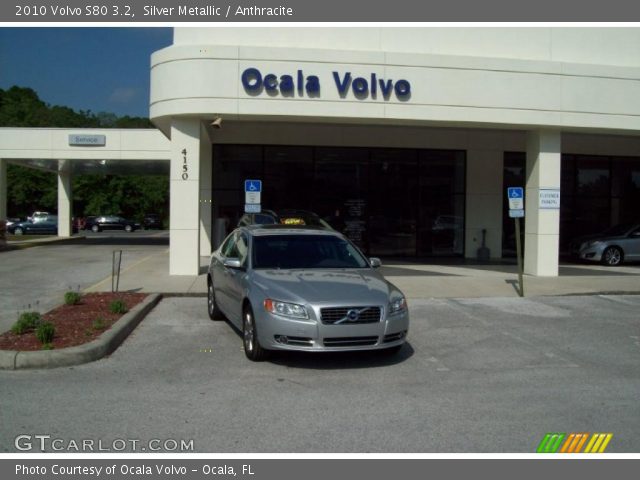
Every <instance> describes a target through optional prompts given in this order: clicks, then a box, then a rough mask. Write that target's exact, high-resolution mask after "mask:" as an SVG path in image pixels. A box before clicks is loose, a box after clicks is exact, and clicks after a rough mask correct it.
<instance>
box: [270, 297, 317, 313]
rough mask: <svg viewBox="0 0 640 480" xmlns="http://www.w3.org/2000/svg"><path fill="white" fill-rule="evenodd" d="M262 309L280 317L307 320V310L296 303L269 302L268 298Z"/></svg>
mask: <svg viewBox="0 0 640 480" xmlns="http://www.w3.org/2000/svg"><path fill="white" fill-rule="evenodd" d="M264 309H265V310H266V311H267V312H270V313H275V314H276V315H282V316H284V317H293V318H309V316H308V315H307V309H306V308H304V307H303V306H302V305H298V304H296V303H287V302H279V301H278V300H271V299H270V298H267V299H266V300H265V301H264Z"/></svg>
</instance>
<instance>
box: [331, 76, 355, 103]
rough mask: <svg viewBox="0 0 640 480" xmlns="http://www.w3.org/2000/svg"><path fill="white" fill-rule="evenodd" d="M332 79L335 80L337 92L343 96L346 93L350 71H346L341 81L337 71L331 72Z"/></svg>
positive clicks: (349, 81)
mask: <svg viewBox="0 0 640 480" xmlns="http://www.w3.org/2000/svg"><path fill="white" fill-rule="evenodd" d="M333 79H334V80H335V82H336V88H337V89H338V93H339V94H340V96H341V97H344V96H345V95H346V94H347V90H348V89H349V85H350V84H351V72H347V73H345V74H344V80H343V81H340V75H338V72H333Z"/></svg>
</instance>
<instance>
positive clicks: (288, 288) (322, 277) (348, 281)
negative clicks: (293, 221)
mask: <svg viewBox="0 0 640 480" xmlns="http://www.w3.org/2000/svg"><path fill="white" fill-rule="evenodd" d="M253 276H254V278H253V281H254V283H255V285H257V286H258V287H260V288H261V289H262V290H263V292H264V293H265V295H266V296H267V297H271V298H273V299H275V300H282V301H290V302H295V303H301V304H305V303H312V304H349V303H350V304H353V305H366V304H379V305H385V304H386V303H387V302H388V301H389V295H390V293H391V292H392V291H393V290H397V289H395V287H393V285H391V284H390V283H389V282H387V281H386V280H385V279H384V278H383V277H382V275H380V274H379V273H378V272H376V271H375V270H372V269H361V270H360V269H359V270H341V269H335V270H333V269H331V270H316V269H314V270H255V271H254V272H253Z"/></svg>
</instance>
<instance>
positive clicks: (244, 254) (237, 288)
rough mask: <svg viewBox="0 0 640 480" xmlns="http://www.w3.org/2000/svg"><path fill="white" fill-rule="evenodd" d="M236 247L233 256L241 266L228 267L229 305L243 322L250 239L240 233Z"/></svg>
mask: <svg viewBox="0 0 640 480" xmlns="http://www.w3.org/2000/svg"><path fill="white" fill-rule="evenodd" d="M235 240H236V241H235V245H234V246H235V248H234V251H233V252H232V257H230V258H236V259H238V260H239V261H240V268H232V267H227V274H228V275H227V279H228V288H229V290H228V295H229V307H230V309H231V315H232V316H233V317H234V318H235V319H237V320H238V322H241V319H242V300H243V298H244V282H243V280H244V277H245V275H246V274H247V263H248V254H249V248H248V243H249V242H248V241H247V237H246V235H245V234H243V233H238V234H237V236H236V239H235Z"/></svg>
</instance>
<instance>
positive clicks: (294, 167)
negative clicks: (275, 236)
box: [213, 145, 465, 257]
mask: <svg viewBox="0 0 640 480" xmlns="http://www.w3.org/2000/svg"><path fill="white" fill-rule="evenodd" d="M235 149H237V151H234V150H235ZM213 164H214V168H213V177H214V178H213V184H214V192H213V194H214V195H213V196H214V199H213V201H214V215H225V216H227V217H228V218H229V228H233V227H235V225H236V224H237V220H238V218H239V217H240V216H241V215H242V209H243V203H244V192H243V182H244V179H245V178H259V179H261V180H263V192H262V205H263V208H269V209H273V210H276V211H277V210H279V209H283V208H294V209H304V210H311V211H314V212H315V213H317V214H318V215H319V216H320V217H322V218H323V219H324V220H326V221H327V222H328V223H330V224H331V225H332V226H333V228H335V229H336V230H339V231H341V232H343V233H345V235H346V236H347V237H349V238H350V239H351V240H352V241H353V242H354V243H356V244H357V245H359V246H360V247H361V248H362V249H363V250H364V251H365V253H367V254H368V255H379V256H387V257H388V256H410V257H413V256H433V255H444V256H460V255H463V254H464V205H465V201H464V198H465V190H464V186H465V153H464V152H463V151H448V150H415V149H384V148H357V147H347V148H341V147H307V146H303V147H294V146H243V145H217V146H214V153H213ZM258 172H259V173H258ZM216 175H220V176H221V177H220V178H218V179H216ZM234 212H235V213H234ZM234 222H235V223H234Z"/></svg>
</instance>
